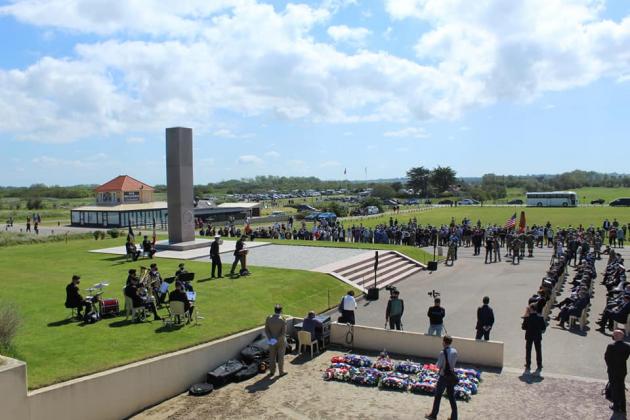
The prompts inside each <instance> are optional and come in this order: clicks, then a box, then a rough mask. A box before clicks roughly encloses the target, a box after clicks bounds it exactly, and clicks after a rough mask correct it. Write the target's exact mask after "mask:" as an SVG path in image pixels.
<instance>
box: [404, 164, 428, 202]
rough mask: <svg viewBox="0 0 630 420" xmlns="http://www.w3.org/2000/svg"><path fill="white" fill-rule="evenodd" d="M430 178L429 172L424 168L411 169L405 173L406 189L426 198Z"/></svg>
mask: <svg viewBox="0 0 630 420" xmlns="http://www.w3.org/2000/svg"><path fill="white" fill-rule="evenodd" d="M430 176H431V171H430V170H428V169H427V168H425V167H424V166H418V167H416V168H411V169H409V170H408V171H407V187H408V188H411V189H412V190H414V191H415V192H417V193H422V195H425V196H426V195H427V193H428V191H429V177H430Z"/></svg>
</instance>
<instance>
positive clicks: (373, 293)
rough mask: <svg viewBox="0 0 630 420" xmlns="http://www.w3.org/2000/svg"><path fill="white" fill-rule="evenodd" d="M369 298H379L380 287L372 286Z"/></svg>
mask: <svg viewBox="0 0 630 420" xmlns="http://www.w3.org/2000/svg"><path fill="white" fill-rule="evenodd" d="M366 299H367V300H378V287H371V288H369V289H368V292H367V296H366Z"/></svg>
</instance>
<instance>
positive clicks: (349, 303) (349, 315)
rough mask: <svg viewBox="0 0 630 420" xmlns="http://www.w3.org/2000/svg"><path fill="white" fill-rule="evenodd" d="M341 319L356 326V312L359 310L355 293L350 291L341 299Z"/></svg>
mask: <svg viewBox="0 0 630 420" xmlns="http://www.w3.org/2000/svg"><path fill="white" fill-rule="evenodd" d="M340 306H341V318H342V320H343V322H345V323H349V324H352V325H354V323H355V321H354V310H355V309H357V301H356V300H354V292H353V291H352V290H349V291H348V293H347V294H346V295H345V296H344V297H343V298H342V299H341V305H340Z"/></svg>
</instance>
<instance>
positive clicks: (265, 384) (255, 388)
mask: <svg viewBox="0 0 630 420" xmlns="http://www.w3.org/2000/svg"><path fill="white" fill-rule="evenodd" d="M278 379H280V377H278V376H273V377H270V376H269V375H268V374H265V376H264V377H263V378H262V379H260V380H258V381H256V382H255V383H253V384H251V385H247V386H246V387H245V389H246V390H247V392H249V393H250V394H255V393H257V392H261V391H267V390H268V389H269V387H270V386H271V385H272V384H274V383H275V382H276V381H277V380H278Z"/></svg>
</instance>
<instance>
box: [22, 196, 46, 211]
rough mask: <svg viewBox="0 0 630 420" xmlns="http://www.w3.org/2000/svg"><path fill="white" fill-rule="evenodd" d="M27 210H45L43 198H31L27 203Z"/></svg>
mask: <svg viewBox="0 0 630 420" xmlns="http://www.w3.org/2000/svg"><path fill="white" fill-rule="evenodd" d="M26 208H27V209H29V210H39V209H43V208H44V205H43V203H42V199H41V198H29V199H28V201H27V202H26Z"/></svg>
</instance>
